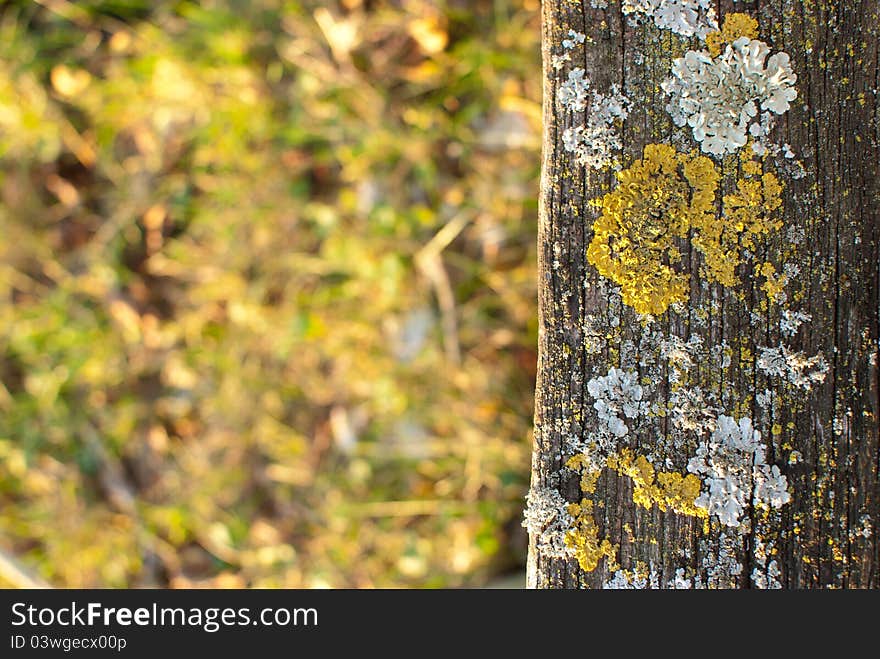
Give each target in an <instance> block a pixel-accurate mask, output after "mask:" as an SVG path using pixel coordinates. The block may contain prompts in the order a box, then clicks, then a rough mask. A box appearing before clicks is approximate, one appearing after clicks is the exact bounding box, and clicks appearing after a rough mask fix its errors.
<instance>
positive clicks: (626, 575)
mask: <svg viewBox="0 0 880 659" xmlns="http://www.w3.org/2000/svg"><path fill="white" fill-rule="evenodd" d="M659 588H660V578H659V575H658V574H657V572H656V570H655V569H654V568H651V572H650V574H648V575H647V576H644V575H639V574H638V573H637V572H635V571H629V570H617V571H616V572H615V573H614V574H613V575H612V576H611V578H610V579H608V580H607V581H605V583H603V584H602V589H603V590H649V589H650V590H657V589H659Z"/></svg>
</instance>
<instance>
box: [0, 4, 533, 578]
mask: <svg viewBox="0 0 880 659" xmlns="http://www.w3.org/2000/svg"><path fill="white" fill-rule="evenodd" d="M539 40H540V17H539V3H538V1H537V0H461V1H456V0H446V1H443V0H436V1H427V0H398V1H395V2H392V1H389V0H375V1H371V0H342V1H341V2H338V3H337V2H309V1H305V0H296V1H291V0H258V1H253V2H246V1H243V0H214V1H211V2H208V1H206V2H183V1H180V0H177V1H156V2H144V1H141V0H107V1H102V0H88V1H82V2H67V1H65V0H40V1H39V2H24V1H20V2H6V3H3V4H2V8H0V285H2V291H3V294H2V298H0V550H2V551H3V552H4V553H5V554H6V555H8V556H14V557H16V560H17V561H18V562H19V563H20V564H21V565H23V566H24V567H25V568H26V569H28V570H31V571H32V572H33V573H34V574H36V575H38V576H39V577H41V578H42V579H45V580H46V581H48V582H49V583H51V584H52V585H55V586H60V587H141V586H159V587H164V586H172V587H178V586H187V587H199V586H205V587H217V586H220V587H239V586H240V587H313V586H332V587H374V586H412V587H446V586H478V585H482V584H485V583H486V582H487V581H488V580H490V579H491V578H492V577H493V575H497V574H500V573H502V572H505V571H507V570H511V569H513V570H516V569H519V566H520V565H521V563H522V560H523V554H524V539H523V535H522V531H521V529H520V528H519V519H520V514H521V512H520V511H521V499H522V496H523V494H524V492H525V489H526V486H527V481H528V469H529V464H528V463H529V453H530V432H531V417H532V393H533V386H534V374H535V351H534V346H535V344H536V305H535V302H534V300H535V249H534V240H535V232H536V196H537V195H536V189H537V177H538V172H539V160H540V158H539V155H540V154H539V151H540V138H539V123H540V112H539V100H540V67H539V61H540V52H539ZM6 578H7V580H8V579H10V577H9V575H8V574H7V577H6ZM2 579H3V578H2V577H0V585H2V584H3V583H4V582H3V580H2ZM7 585H15V584H14V583H7Z"/></svg>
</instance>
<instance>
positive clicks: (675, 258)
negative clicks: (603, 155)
mask: <svg viewBox="0 0 880 659" xmlns="http://www.w3.org/2000/svg"><path fill="white" fill-rule="evenodd" d="M617 178H618V180H619V184H618V186H617V188H616V189H615V190H614V191H613V192H610V193H608V194H606V195H605V196H603V197H601V198H600V199H598V200H596V201H595V202H594V203H595V204H596V205H598V206H600V207H601V209H602V215H601V216H600V217H599V218H598V219H597V220H596V222H595V223H594V225H593V231H594V234H593V240H592V241H591V243H590V246H589V247H588V248H587V259H588V260H589V262H590V263H592V264H593V265H594V266H595V267H596V269H597V270H598V271H599V273H600V274H601V275H603V276H605V277H608V278H609V279H611V280H612V281H614V282H615V283H617V284H618V285H619V286H620V287H621V296H622V298H623V302H624V303H625V304H627V305H629V306H631V307H633V308H634V309H635V310H636V311H637V312H638V313H642V314H661V313H663V312H664V311H666V309H667V308H668V307H669V305H670V304H672V303H673V302H678V301H684V300H685V299H687V294H688V279H689V276H688V274H687V273H685V272H682V271H680V269H677V268H676V264H678V263H679V262H680V261H681V254H680V252H679V248H678V246H677V245H676V241H677V240H683V239H685V238H686V237H687V235H688V232H689V231H690V230H691V229H692V228H694V229H696V230H697V231H699V230H701V229H702V228H704V227H710V226H714V225H715V224H717V223H718V222H719V220H717V219H716V217H715V195H716V190H717V187H718V180H719V174H718V171H717V170H716V168H715V166H714V165H713V164H712V162H711V161H710V160H709V159H708V158H705V157H702V156H691V155H687V154H679V153H677V152H676V151H675V149H674V148H673V147H671V146H668V145H665V144H649V145H647V146H646V147H645V150H644V157H643V158H642V159H641V160H637V161H636V162H635V163H633V165H632V166H631V167H629V168H628V169H625V170H623V171H621V172H618V174H617Z"/></svg>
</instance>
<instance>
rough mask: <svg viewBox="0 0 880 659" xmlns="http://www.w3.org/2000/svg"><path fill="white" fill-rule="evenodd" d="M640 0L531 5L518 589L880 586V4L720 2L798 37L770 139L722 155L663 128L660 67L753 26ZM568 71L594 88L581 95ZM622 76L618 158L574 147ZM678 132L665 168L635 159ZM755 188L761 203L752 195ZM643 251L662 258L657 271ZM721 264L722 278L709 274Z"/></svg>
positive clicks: (615, 125) (768, 38)
mask: <svg viewBox="0 0 880 659" xmlns="http://www.w3.org/2000/svg"><path fill="white" fill-rule="evenodd" d="M634 4H635V5H638V4H639V3H638V2H636V3H634V2H632V0H630V2H629V3H628V4H627V3H625V2H623V0H609V1H608V2H607V3H605V2H596V0H578V1H575V0H544V2H543V61H544V65H543V75H544V153H543V171H542V180H541V192H540V200H539V203H540V210H539V214H540V219H539V235H538V241H539V248H538V254H539V277H540V280H539V315H540V333H539V364H538V384H537V391H536V410H535V449H534V454H533V463H532V486H531V490H530V494H529V502H528V507H527V513H526V525H527V527H528V528H529V535H530V545H529V561H528V575H527V577H528V584H529V587H538V588H601V587H656V588H671V587H717V588H751V587H781V588H826V587H827V588H876V587H878V586H880V569H878V565H880V555H878V552H880V545H878V541H877V525H878V524H880V480H878V460H880V453H878V445H880V387H878V337H880V327H878V323H880V223H878V209H880V208H878V207H880V201H878V200H880V188H878V182H877V163H878V162H880V119H878V98H877V93H878V87H880V79H878V77H880V67H878V28H877V26H878V24H880V2H878V0H852V1H847V2H823V1H817V2H807V1H806V0H761V1H760V2H758V1H754V2H742V1H739V2H734V1H733V0H720V1H719V2H717V4H716V3H713V4H712V9H714V11H715V14H716V16H717V21H718V23H719V24H722V25H728V24H726V23H725V20H726V18H727V16H728V15H729V14H734V13H737V14H740V15H746V16H748V17H750V18H752V19H755V20H757V34H756V35H754V36H753V37H749V38H750V39H753V40H755V41H761V42H763V43H765V44H767V46H768V48H769V52H770V53H771V54H772V53H782V52H784V53H787V54H788V55H789V57H790V65H791V69H792V71H793V72H794V73H795V74H796V76H797V81H796V83H794V85H793V88H794V89H795V90H796V92H797V98H796V99H794V100H792V101H791V104H790V105H791V106H790V109H788V110H787V111H785V112H779V113H775V114H774V113H772V112H770V111H767V113H766V114H767V116H768V117H770V119H771V120H773V123H774V127H773V128H772V131H771V132H770V134H769V136H767V137H766V138H764V139H763V142H761V141H760V140H759V139H758V138H757V137H755V135H754V133H752V134H750V135H749V136H748V137H749V139H750V142H749V144H748V145H744V146H740V147H738V148H736V149H732V150H731V151H730V152H725V153H724V154H722V155H717V154H713V153H707V152H706V151H705V149H703V150H702V151H701V146H706V145H707V144H708V142H706V141H704V142H702V143H701V142H699V141H698V136H697V133H696V132H695V131H693V130H692V126H690V125H688V124H685V125H684V126H682V127H679V126H676V125H675V123H674V121H673V119H672V116H671V114H670V111H669V110H667V104H670V103H672V104H673V105H674V103H675V102H676V101H675V99H676V91H675V90H673V91H671V92H670V91H668V89H669V85H668V84H667V85H666V86H665V87H664V81H666V80H668V79H670V77H671V71H672V68H673V65H674V63H675V61H676V60H677V59H679V58H682V57H684V56H685V53H686V52H687V51H689V50H693V51H703V52H704V53H708V54H707V55H706V56H707V57H709V58H712V57H714V60H713V62H714V61H717V60H718V59H719V58H721V57H723V53H724V52H725V48H728V47H731V44H732V43H733V42H734V38H740V37H742V38H745V37H743V31H745V32H748V27H747V26H746V27H742V25H746V23H747V21H745V19H743V21H745V22H743V23H742V25H739V27H738V25H735V24H734V21H731V22H730V23H729V26H728V27H729V28H730V29H729V30H728V31H727V33H725V29H726V28H723V29H718V30H717V32H716V30H715V29H711V30H709V34H710V35H711V36H705V35H704V36H705V39H704V38H702V37H701V36H700V35H698V34H695V35H683V34H680V33H676V32H675V31H674V29H669V28H668V25H665V24H664V23H663V19H662V17H661V18H656V15H655V14H656V12H655V14H652V13H651V10H650V7H649V9H648V10H646V11H645V12H641V13H639V12H633V11H630V12H629V13H624V8H625V7H626V8H627V9H632V6H633V5H634ZM641 4H642V5H643V6H650V5H651V3H645V2H642V3H641ZM664 4H669V3H668V0H663V1H661V0H654V2H653V6H657V5H664ZM695 4H697V3H695ZM603 5H607V6H606V7H604V8H603V7H602V6H603ZM704 13H705V12H704ZM706 20H707V21H711V17H708V18H706ZM570 31H574V34H570ZM685 31H686V30H685ZM581 34H582V35H583V36H584V39H583V41H580V40H579V39H580V35H581ZM746 36H747V35H746ZM712 39H716V41H717V40H718V39H720V40H721V43H720V46H719V47H720V54H719V50H718V48H716V49H715V50H714V52H715V55H714V56H713V54H712V52H710V50H711V49H708V44H709V43H710V42H711V41H712ZM724 39H726V41H724ZM707 40H708V41H707ZM563 42H566V43H565V44H564V43H563ZM753 42H754V41H753ZM767 62H768V75H770V73H772V72H770V71H769V60H767ZM713 66H714V64H713ZM575 69H583V71H584V77H585V78H587V79H589V81H590V86H589V91H588V92H586V95H585V97H584V98H585V100H584V102H583V103H582V104H581V105H578V104H577V102H573V101H571V92H572V90H573V89H574V87H573V86H572V84H571V83H569V82H568V81H569V80H570V78H569V76H570V74H571V72H572V71H573V70H575ZM725 84H726V83H725ZM613 85H617V86H618V87H617V89H619V90H620V92H621V93H622V95H624V96H625V97H626V98H627V99H629V102H630V103H631V105H630V107H629V111H628V113H621V114H622V115H625V116H615V117H613V118H612V120H611V121H609V122H607V123H606V124H603V125H604V126H605V127H607V128H609V129H610V130H612V131H614V132H615V133H616V134H617V135H618V136H619V138H620V148H619V149H615V148H614V143H613V141H612V142H610V143H609V144H608V145H606V146H609V145H610V147H611V150H612V151H614V152H615V155H614V158H613V160H614V162H612V163H611V164H609V163H608V162H604V163H602V162H599V161H597V160H596V159H594V158H593V159H591V158H592V157H591V156H590V157H587V156H585V157H580V155H579V152H578V151H570V150H568V149H570V148H572V141H571V140H572V137H571V135H572V134H571V133H569V134H568V135H566V134H565V131H566V130H567V129H572V128H575V127H577V126H587V127H588V128H589V126H591V125H595V121H593V124H591V123H590V122H591V119H590V116H591V113H595V112H597V111H598V110H600V109H601V108H603V107H604V108H605V109H607V108H608V105H607V103H606V104H605V105H604V106H603V105H602V98H601V97H600V98H599V99H596V98H595V97H593V96H590V95H591V94H593V93H595V92H598V93H601V94H603V97H604V98H605V99H607V98H609V97H611V96H612V95H613V93H614V91H615V90H614V88H613V87H612V86H613ZM722 86H724V85H722ZM721 93H726V90H722V92H721ZM756 93H759V92H756ZM762 98H764V100H765V101H766V99H767V98H768V97H766V96H765V97H762ZM744 100H747V99H744ZM708 102H709V101H707V103H708ZM682 103H687V100H685V101H682ZM760 103H761V102H760V100H759V101H758V106H759V107H758V113H759V114H760V113H761V106H760ZM767 105H768V107H771V108H772V107H774V105H773V102H772V101H767ZM682 107H684V106H682ZM702 107H708V106H701V108H702ZM776 107H778V106H776ZM612 114H613V112H612ZM771 114H772V116H770V115H771ZM757 121H758V117H757V116H756V117H755V120H754V122H753V123H755V122H757ZM750 125H751V124H750ZM755 130H758V129H755ZM587 132H588V133H589V130H588V131H587ZM594 138H595V135H594V134H592V133H590V137H589V138H588V141H589V139H594ZM759 142H760V144H759ZM753 144H755V145H756V146H755V147H754V148H752V145H753ZM761 144H768V145H770V150H771V151H770V152H768V151H766V150H765V149H764V148H763V147H762V146H761ZM648 145H661V146H658V147H656V150H655V151H654V152H650V153H649V150H646V149H645V147H646V146H648ZM774 145H775V146H774ZM588 146H589V145H588ZM584 148H586V147H584ZM663 149H666V150H663ZM669 149H672V150H673V151H672V152H674V154H675V155H674V158H675V159H677V160H674V162H675V163H677V165H674V166H672V165H671V166H670V167H671V168H670V169H668V170H662V171H663V172H666V173H650V172H649V173H648V174H644V171H645V167H648V163H649V161H651V158H652V157H655V156H656V158H658V159H659V158H660V157H661V156H660V155H657V154H667V155H668V154H669V153H671V152H670V151H669ZM762 151H763V153H762ZM652 154H653V155H652ZM700 158H707V159H708V161H711V165H712V168H713V170H712V171H714V172H716V174H717V178H718V180H717V185H715V186H714V187H713V185H711V180H710V181H709V183H707V184H706V186H707V189H710V190H711V192H712V195H711V212H707V213H708V214H703V215H700V214H699V213H697V212H696V211H694V210H693V209H694V207H695V206H696V204H697V197H698V195H699V193H700V189H699V185H698V184H697V183H696V181H697V176H696V175H691V173H689V172H690V171H691V170H688V167H692V166H694V167H695V166H696V164H697V163H701V165H700V166H704V165H705V161H703V160H699V159H700ZM600 160H601V159H600ZM640 167H641V168H642V169H639V168H640ZM658 167H659V166H658ZM655 169H656V168H655ZM661 169H662V168H661ZM652 171H653V170H652ZM638 172H642V173H641V174H640V176H641V178H639V177H638V176H635V174H637V173H638ZM627 174H631V175H633V176H635V179H634V180H635V181H636V182H635V183H632V182H628V179H627V180H625V178H624V177H625V176H626V175H627ZM707 176H709V179H711V176H712V175H711V174H710V175H707ZM709 179H705V178H704V179H701V180H709ZM749 181H752V182H753V183H754V185H752V184H750V183H749ZM762 182H763V188H761V185H762ZM774 182H775V183H778V184H779V187H780V188H781V189H782V192H781V194H779V195H778V196H779V199H778V201H776V202H775V201H774V192H773V190H772V189H771V188H772V187H773V185H774ZM627 185H629V186H630V192H627V191H626V190H624V189H623V186H627ZM750 185H752V187H749V186H750ZM755 185H756V186H757V187H755ZM768 186H769V187H768ZM759 189H760V190H762V191H760V192H758V193H755V194H757V195H758V198H757V201H755V200H754V199H753V200H752V201H753V202H754V203H753V204H752V206H751V207H750V206H749V205H748V203H746V201H747V200H745V197H748V195H747V194H746V191H747V190H752V191H753V192H754V191H755V190H759ZM682 191H684V193H683V192H682ZM615 194H616V195H618V196H615ZM626 194H629V196H623V197H622V196H620V195H626ZM664 195H666V196H664ZM682 195H684V200H683V201H682ZM762 195H763V196H762ZM669 199H672V201H669ZM634 200H635V201H634ZM603 202H604V203H603ZM621 203H622V204H624V205H625V206H626V208H628V209H629V210H623V211H616V210H615V209H619V207H620V204H621ZM777 203H778V204H780V205H779V206H778V208H776V204H777ZM627 204H628V205H627ZM640 204H643V205H644V208H647V209H649V210H648V211H641V210H639V208H642V206H640ZM676 204H678V205H676ZM681 204H684V205H685V206H687V208H688V209H689V210H687V211H686V213H691V214H690V215H688V216H687V218H688V219H686V220H680V217H681V213H682V211H680V208H681V207H682V206H681ZM688 204H690V205H689V206H688ZM744 207H746V208H751V210H746V211H743V210H742V208H744ZM650 209H654V210H653V211H652V210H650ZM677 209H678V210H677ZM738 209H740V210H738ZM615 212H620V213H623V215H620V216H616V215H614V213H615ZM744 212H745V213H746V214H748V213H751V215H748V217H749V218H751V219H752V220H754V222H753V224H752V225H751V226H752V228H751V229H749V222H748V221H743V218H744V217H745V215H742V213H744ZM626 213H631V214H630V215H626ZM639 213H643V214H642V215H639ZM651 213H653V214H651ZM615 217H624V218H631V217H636V218H638V219H637V222H641V224H638V226H635V227H634V228H633V227H631V226H629V225H626V226H627V227H629V228H628V229H627V230H630V233H628V234H626V235H622V234H621V233H620V230H621V229H620V227H621V226H624V225H623V224H618V225H614V226H616V227H617V231H618V233H614V230H611V229H607V227H606V229H604V231H606V233H607V232H608V231H610V232H611V234H610V235H611V237H610V238H607V239H603V237H602V236H603V235H604V234H602V233H601V232H602V231H603V229H600V228H599V221H600V220H602V219H603V218H606V219H607V218H612V219H613V218H615ZM609 221H610V220H609ZM719 222H720V223H719ZM676 223H678V224H676ZM612 224H613V223H612ZM711 227H715V228H714V229H712V228H711ZM722 227H723V228H722ZM712 231H715V232H716V233H715V234H713V235H715V236H716V238H717V240H715V239H712V238H711V237H709V238H707V236H709V235H710V234H711V233H712ZM664 232H668V233H669V235H671V236H672V238H669V236H666V235H664ZM719 232H722V233H719ZM649 234H650V235H649ZM673 234H674V235H673ZM718 236H720V237H718ZM603 240H604V245H605V248H606V253H610V254H611V257H610V258H611V263H610V265H609V263H608V262H605V270H604V271H603V272H604V273H605V274H602V273H600V271H599V270H600V268H599V266H597V265H596V263H598V262H599V260H600V259H601V254H600V252H601V250H600V251H596V252H592V251H590V254H591V255H592V254H596V255H599V256H596V258H593V257H592V256H589V257H588V250H590V246H591V243H594V242H596V241H598V242H600V243H601V242H602V241H603ZM651 241H653V242H651ZM664 241H665V242H664ZM713 241H714V242H713ZM649 243H650V245H649ZM708 243H711V245H710V246H709V247H707V246H706V245H707V244H708ZM651 245H653V247H652V246H651ZM657 245H665V246H666V247H664V248H662V249H661V248H660V247H657ZM600 247H601V246H600ZM716 248H717V249H716ZM628 249H629V250H635V251H631V252H627V251H626V250H628ZM639 249H642V251H641V252H639V251H638V250H639ZM651 250H654V251H651ZM713 250H715V251H713ZM627 254H635V256H633V259H635V260H634V261H632V262H628V261H626V258H625V257H626V255H627ZM645 254H648V255H651V254H653V255H659V257H658V259H657V260H656V262H655V263H653V264H650V263H648V264H647V265H646V264H645ZM639 255H641V256H639ZM719 255H721V256H720V257H719ZM712 259H717V261H718V263H728V264H730V263H732V264H733V266H734V268H733V270H732V272H733V277H732V278H731V277H728V276H726V275H723V274H719V271H717V270H716V271H714V274H713V270H712V268H713V266H712ZM632 263H636V265H635V266H633V265H632ZM600 265H601V263H600ZM719 267H720V268H722V269H723V268H724V267H725V266H723V265H720V266H719ZM640 268H642V269H641V270H640ZM644 268H647V270H648V272H647V274H645V273H644ZM651 268H653V269H654V270H653V272H651V271H650V270H651ZM660 272H664V273H666V275H668V276H669V277H672V278H673V279H674V281H683V282H685V283H684V284H683V285H684V289H683V292H682V294H680V295H677V296H676V295H674V294H672V293H669V291H667V293H669V295H667V296H666V300H665V301H662V300H661V301H658V299H659V298H660V297H663V295H664V293H663V291H660V292H659V293H658V292H656V291H654V292H653V293H651V294H650V295H649V294H648V293H646V292H645V291H646V290H647V289H646V288H645V287H650V285H651V282H652V281H653V282H655V283H656V282H657V281H660V279H653V280H652V279H650V278H651V277H659V276H660V275H658V274H657V273H660ZM608 273H611V274H608ZM666 275H664V276H666ZM643 276H646V277H648V279H647V280H644V281H643V280H642V279H640V277H643ZM646 282H647V283H646ZM640 287H641V288H640ZM643 294H644V298H650V302H644V303H641V304H640V303H639V302H638V300H639V299H643V298H642V297H640V296H643ZM634 300H636V301H635V302H634ZM670 300H671V303H669V302H670ZM667 303H669V304H668V305H667ZM664 305H667V306H664ZM649 314H650V315H649ZM603 405H604V407H603ZM627 405H629V407H628V408H627ZM753 431H754V432H753ZM737 460H739V462H737ZM737 470H738V471H737ZM777 470H778V471H777ZM731 474H732V475H731ZM725 479H726V480H725ZM774 486H775V487H776V489H775V490H773V487H774ZM771 490H773V491H772V492H771Z"/></svg>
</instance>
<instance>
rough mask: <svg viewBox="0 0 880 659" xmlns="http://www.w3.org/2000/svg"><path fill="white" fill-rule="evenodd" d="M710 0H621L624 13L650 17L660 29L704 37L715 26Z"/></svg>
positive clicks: (685, 35) (688, 35) (713, 11)
mask: <svg viewBox="0 0 880 659" xmlns="http://www.w3.org/2000/svg"><path fill="white" fill-rule="evenodd" d="M713 4H714V2H713V1H712V0H623V2H622V4H621V7H622V9H623V13H624V14H634V15H638V14H643V15H645V16H648V17H650V18H651V19H653V21H654V25H656V26H657V27H658V28H660V29H661V30H671V31H672V32H675V33H676V34H679V35H681V36H683V37H692V36H694V35H696V36H699V37H705V36H706V34H707V33H708V32H710V31H711V30H713V29H715V28H716V23H715V8H714V7H713Z"/></svg>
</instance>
